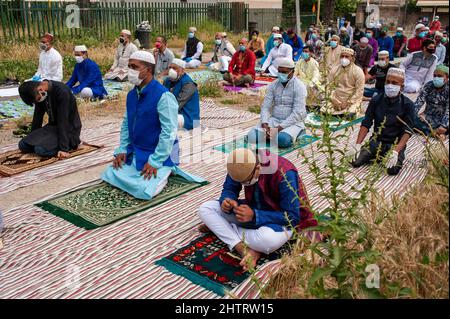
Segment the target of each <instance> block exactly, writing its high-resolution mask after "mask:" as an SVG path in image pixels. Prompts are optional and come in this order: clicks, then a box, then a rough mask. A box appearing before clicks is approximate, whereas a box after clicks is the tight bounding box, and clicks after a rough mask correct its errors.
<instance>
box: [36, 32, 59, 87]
mask: <svg viewBox="0 0 450 319" xmlns="http://www.w3.org/2000/svg"><path fill="white" fill-rule="evenodd" d="M53 40H54V37H53V35H52V34H50V33H46V34H45V35H44V36H43V37H42V38H41V42H40V43H39V48H40V49H41V53H39V67H38V69H37V71H36V74H35V75H34V76H33V78H32V80H34V81H39V80H41V79H47V80H53V81H62V79H63V63H62V57H61V54H59V52H58V51H56V50H55V48H54V47H53Z"/></svg>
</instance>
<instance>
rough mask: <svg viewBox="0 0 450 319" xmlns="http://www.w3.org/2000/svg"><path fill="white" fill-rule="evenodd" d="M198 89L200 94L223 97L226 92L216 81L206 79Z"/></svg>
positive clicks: (202, 95)
mask: <svg viewBox="0 0 450 319" xmlns="http://www.w3.org/2000/svg"><path fill="white" fill-rule="evenodd" d="M198 91H199V94H200V96H201V97H202V98H203V97H214V98H217V97H221V96H223V94H224V92H223V89H222V87H221V86H220V85H219V84H218V83H217V82H216V81H211V80H209V81H206V82H205V83H203V84H201V85H199V87H198Z"/></svg>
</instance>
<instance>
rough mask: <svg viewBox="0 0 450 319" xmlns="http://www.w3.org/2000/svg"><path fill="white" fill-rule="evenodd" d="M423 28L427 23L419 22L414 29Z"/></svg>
mask: <svg viewBox="0 0 450 319" xmlns="http://www.w3.org/2000/svg"><path fill="white" fill-rule="evenodd" d="M422 28H425V25H424V24H422V23H419V24H417V25H416V26H415V28H414V30H419V29H422Z"/></svg>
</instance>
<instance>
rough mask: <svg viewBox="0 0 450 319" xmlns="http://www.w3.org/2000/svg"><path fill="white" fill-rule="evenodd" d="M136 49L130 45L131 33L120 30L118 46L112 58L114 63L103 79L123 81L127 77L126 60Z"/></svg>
mask: <svg viewBox="0 0 450 319" xmlns="http://www.w3.org/2000/svg"><path fill="white" fill-rule="evenodd" d="M137 50H138V48H137V47H136V46H135V45H134V44H133V43H131V31H129V30H122V31H121V32H120V36H119V46H118V47H117V50H116V55H115V56H114V63H113V65H112V66H111V68H110V69H109V71H108V72H107V73H106V74H105V79H107V80H116V81H125V80H126V79H127V75H128V60H129V59H130V56H131V55H132V54H133V53H134V52H136V51H137Z"/></svg>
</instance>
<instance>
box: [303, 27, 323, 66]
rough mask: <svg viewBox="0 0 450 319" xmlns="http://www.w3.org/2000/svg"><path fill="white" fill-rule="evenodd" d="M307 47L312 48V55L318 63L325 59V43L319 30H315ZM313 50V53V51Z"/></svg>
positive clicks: (307, 42)
mask: <svg viewBox="0 0 450 319" xmlns="http://www.w3.org/2000/svg"><path fill="white" fill-rule="evenodd" d="M306 45H307V46H309V47H310V52H309V53H310V54H311V55H312V57H313V58H314V59H315V60H316V61H317V62H320V61H321V60H322V57H323V51H322V49H323V46H324V43H323V41H322V39H321V37H320V31H319V29H314V30H313V31H312V33H311V36H310V37H309V40H308V41H306ZM311 50H312V51H311Z"/></svg>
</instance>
